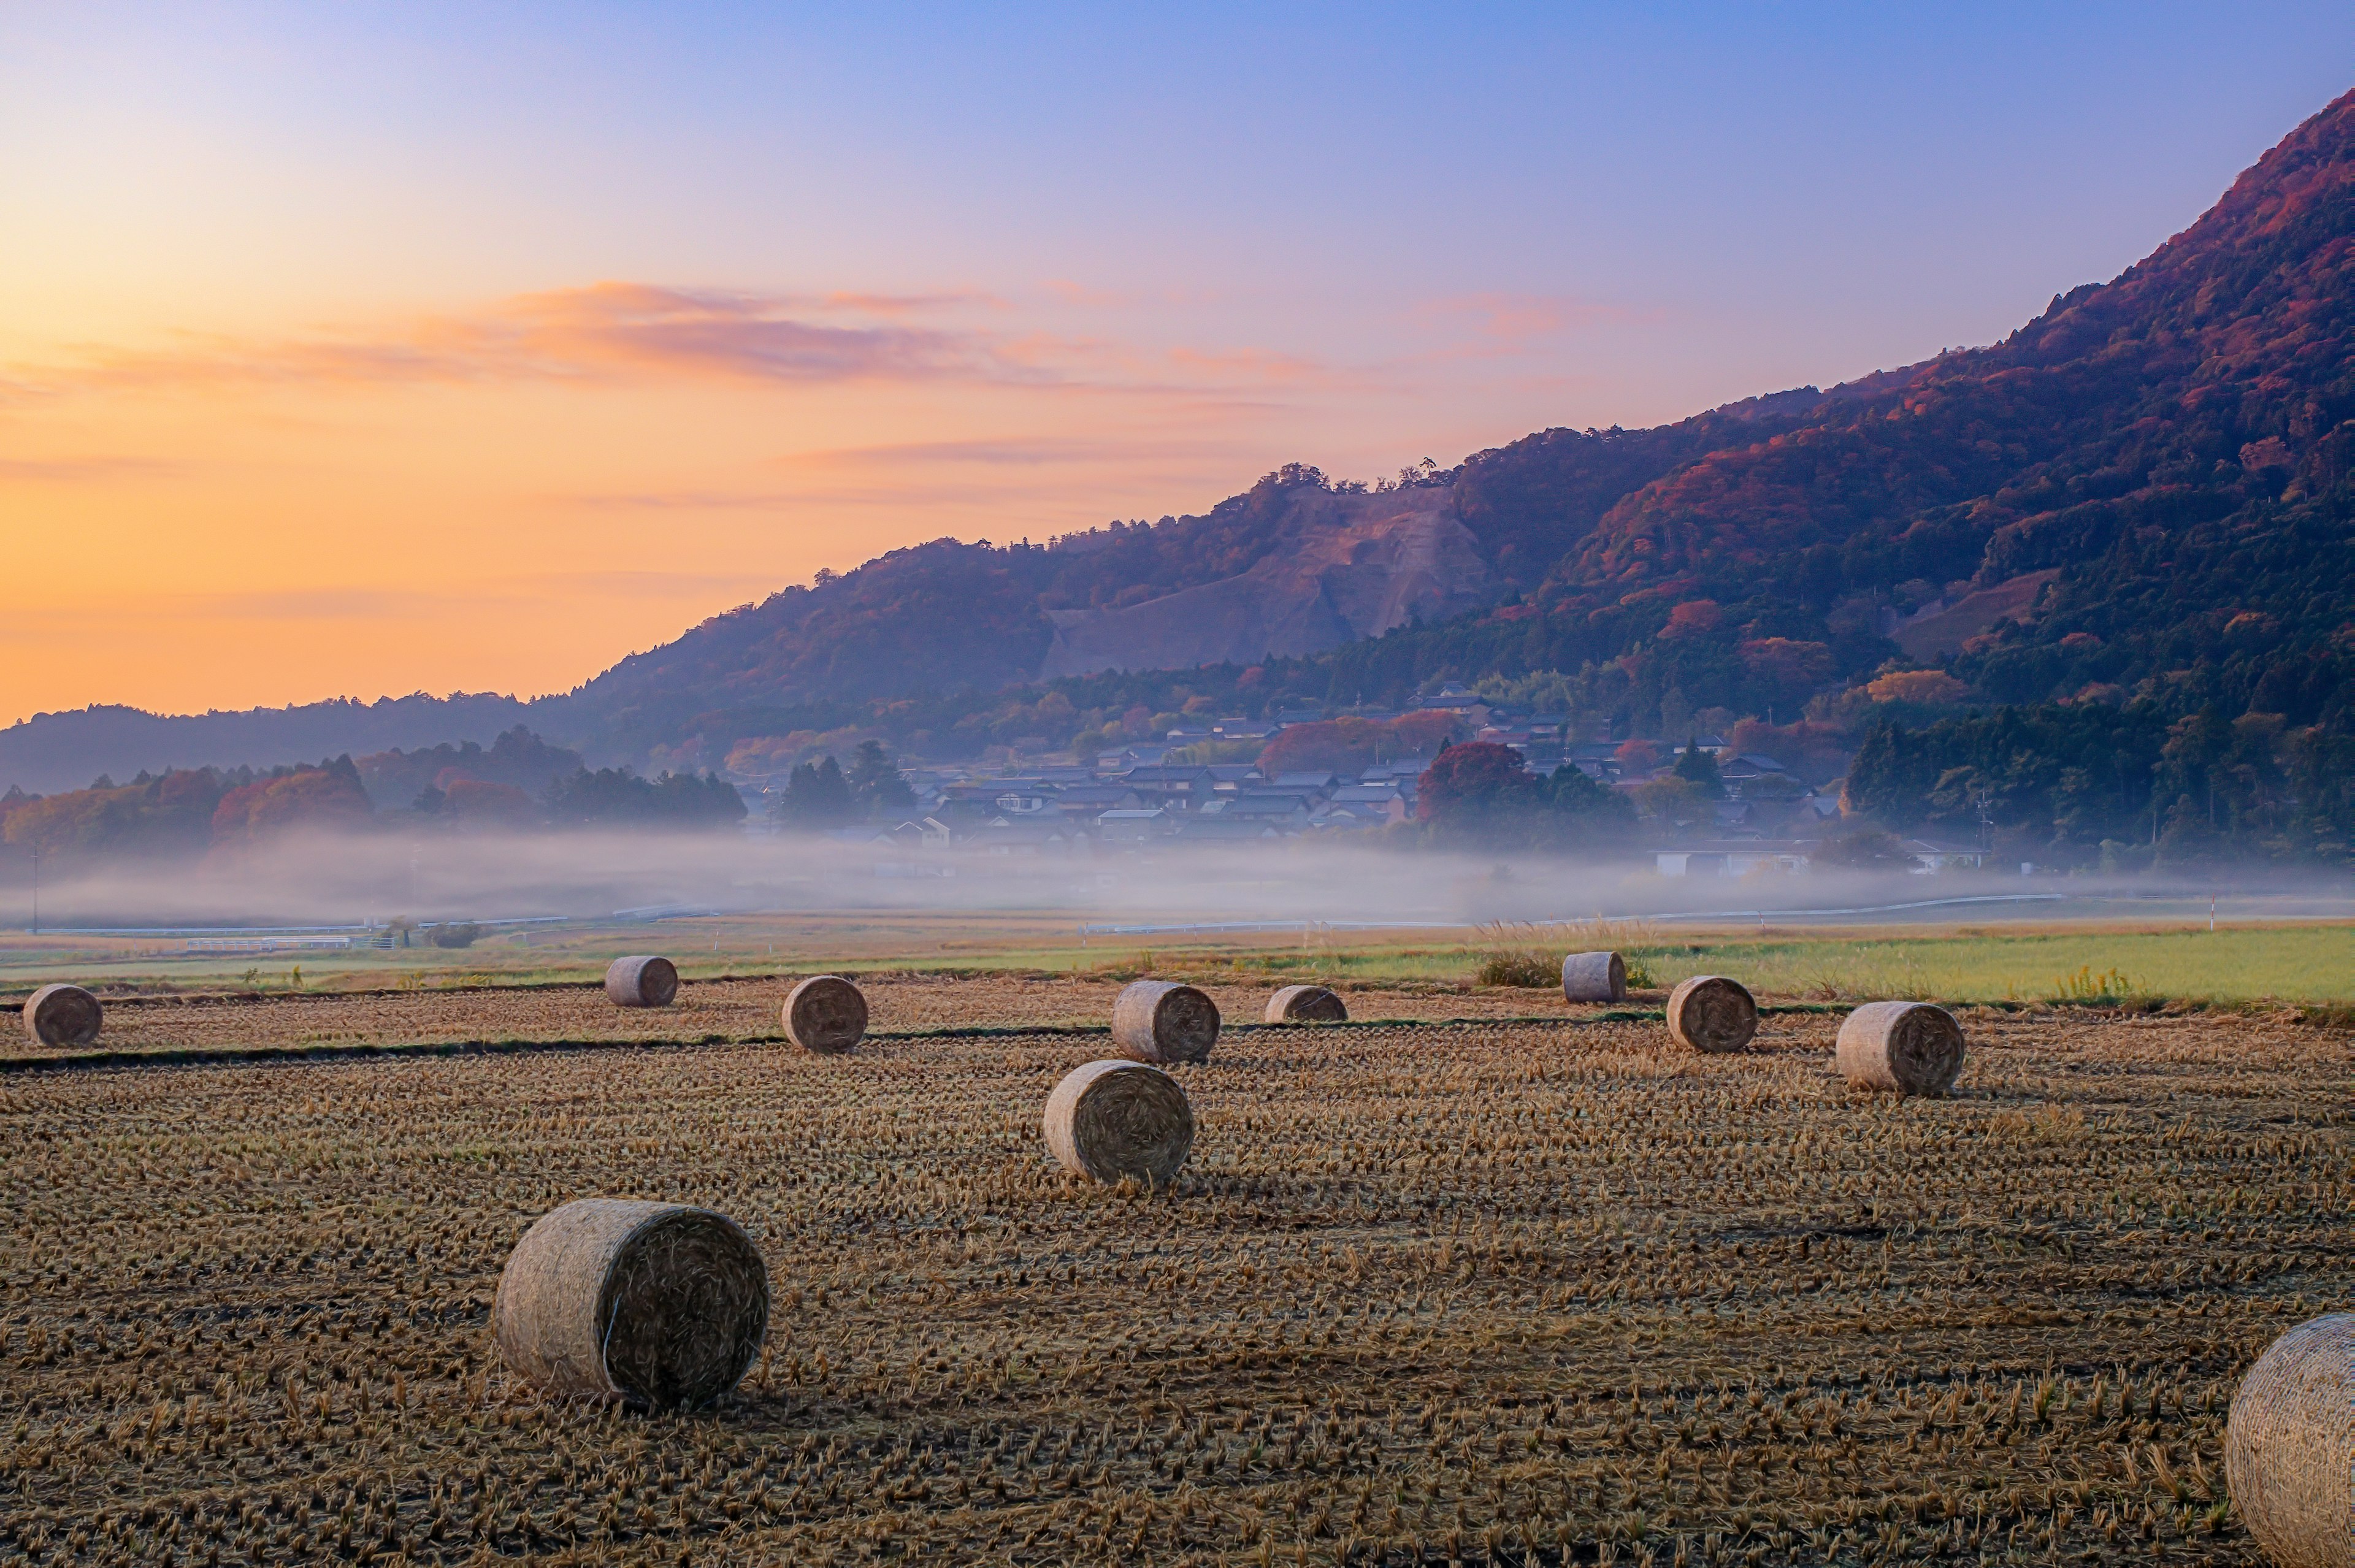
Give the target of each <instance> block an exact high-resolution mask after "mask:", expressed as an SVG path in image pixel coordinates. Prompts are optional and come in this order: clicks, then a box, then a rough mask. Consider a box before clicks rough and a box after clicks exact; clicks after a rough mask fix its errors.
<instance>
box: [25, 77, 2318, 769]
mask: <svg viewBox="0 0 2355 1568" xmlns="http://www.w3.org/2000/svg"><path fill="white" fill-rule="evenodd" d="M2350 267H2355V94H2350V95H2349V96H2348V97H2343V98H2341V99H2339V101H2336V102H2334V103H2332V104H2331V105H2329V107H2328V108H2327V109H2325V110H2324V111H2323V112H2321V113H2319V114H2318V115H2316V116H2315V117H2314V118H2313V119H2311V120H2309V121H2308V122H2307V123H2305V124H2304V125H2302V126H2300V127H2299V128H2298V129H2297V130H2296V132H2294V133H2292V134H2291V135H2289V136H2288V137H2287V138H2286V139H2285V140H2284V141H2283V142H2282V143H2281V144H2280V145H2278V146H2276V147H2275V148H2274V149H2273V150H2272V151H2271V152H2269V153H2267V154H2266V155H2264V158H2263V159H2261V160H2260V161H2259V162H2258V163H2257V165H2255V166H2254V167H2253V168H2251V169H2250V170H2249V171H2248V172H2247V173H2246V174H2244V175H2243V176H2241V178H2240V179H2239V180H2238V181H2236V182H2235V183H2234V185H2233V186H2232V189H2231V190H2230V191H2228V192H2227V193H2226V194H2225V195H2224V197H2222V200H2220V201H2219V202H2218V203H2217V204H2216V206H2215V207H2214V208H2212V209H2211V210H2210V211H2209V212H2208V213H2207V214H2206V215H2204V216H2203V217H2201V218H2200V219H2199V221H2198V222H2196V223H2194V224H2193V225H2192V226H2191V227H2190V228H2189V229H2186V230H2184V231H2183V232H2182V233H2181V234H2179V235H2178V236H2176V237H2175V238H2174V239H2172V240H2169V241H2168V242H2167V243H2166V244H2164V245H2162V246H2161V247H2159V248H2158V250H2157V251H2154V252H2153V253H2152V254H2151V256H2150V257H2149V258H2148V259H2147V260H2146V261H2142V262H2140V263H2138V264H2137V265H2136V266H2134V267H2132V268H2130V269H2128V270H2127V271H2126V272H2125V273H2123V274H2121V275H2120V276H2119V277H2118V278H2116V279H2115V280H2114V281H2112V282H2110V283H2103V284H2087V285H2084V286H2083V287H2079V288H2075V289H2072V290H2070V291H2069V292H2067V293H2063V294H2060V295H2057V296H2055V298H2054V299H2053V301H2052V304H2051V306H2050V307H2049V308H2048V309H2047V310H2046V311H2045V312H2044V313H2043V314H2042V315H2040V316H2038V317H2037V318H2036V319H2035V320H2034V321H2032V322H2030V323H2029V324H2028V325H2025V326H2023V327H2021V328H2020V329H2019V331H2017V332H2015V333H2013V334H2012V335H2011V336H2009V337H2007V338H2005V339H2004V340H2003V341H2002V342H2000V343H1998V344H1996V345H1994V346H1992V347H1986V348H1979V349H1970V350H1962V351H1956V352H1953V353H1949V354H1945V355H1943V356H1941V357H1938V358H1936V359H1934V360H1930V361H1927V362H1925V363H1923V364H1919V365H1914V366H1909V367H1904V368H1900V369H1896V370H1891V371H1884V372H1881V373H1878V374H1876V375H1874V376H1870V377H1867V378H1864V379H1859V380H1858V381H1855V382H1851V383H1849V384H1847V385H1844V386H1839V387H1835V388H1833V389H1830V390H1828V391H1819V390H1817V389H1815V388H1812V387H1810V388H1801V389H1796V390H1793V391H1787V392H1781V393H1775V394H1772V395H1769V396H1765V397H1761V398H1755V399H1752V400H1748V401H1746V402H1743V403H1737V404H1732V405H1730V406H1728V407H1725V408H1721V409H1718V410H1713V411H1710V412H1708V413H1705V414H1701V415H1699V416H1697V417H1695V418H1693V419H1689V420H1685V421H1680V422H1678V423H1676V424H1671V425H1665V426H1661V427H1659V428H1657V429H1653V430H1645V431H1623V430H1615V429H1614V430H1609V431H1592V430H1590V431H1585V432H1578V431H1570V430H1551V431H1546V432H1540V433H1538V434H1534V435H1531V436H1529V437H1527V438H1525V439H1523V440H1520V441H1517V442H1514V443H1511V444H1509V445H1506V446H1502V447H1498V448H1496V449H1494V450H1491V451H1487V452H1482V453H1476V454H1475V455H1473V456H1471V457H1469V458H1467V459H1465V461H1464V462H1463V463H1462V464H1460V465H1459V466H1457V467H1455V468H1453V469H1444V470H1433V471H1430V472H1427V473H1422V474H1414V475H1407V476H1404V478H1403V481H1402V482H1401V483H1400V484H1397V485H1389V484H1385V485H1379V486H1376V487H1374V488H1372V489H1368V488H1366V487H1364V486H1359V485H1346V484H1336V483H1334V482H1332V481H1329V480H1328V479H1327V477H1326V476H1325V475H1321V474H1319V473H1318V472H1317V471H1316V470H1315V469H1313V468H1307V467H1304V466H1298V465H1295V466H1290V467H1286V468H1284V469H1280V470H1278V471H1277V472H1276V473H1274V474H1271V475H1268V476H1267V477H1266V478H1264V479H1263V480H1261V481H1260V482H1259V483H1258V484H1257V485H1254V486H1252V488H1251V489H1250V490H1249V491H1247V492H1245V493H1244V494H1241V495H1239V496H1232V497H1230V498H1229V499H1227V500H1225V501H1222V502H1220V503H1219V504H1218V505H1217V506H1215V507H1211V508H1210V509H1209V511H1207V512H1205V513H1202V514H1200V515H1199V516H1189V517H1164V518H1162V519H1160V520H1159V521H1158V522H1156V523H1151V524H1146V523H1141V522H1140V523H1121V524H1114V525H1112V526H1111V527H1109V528H1099V529H1094V530H1092V531H1089V532H1086V533H1082V534H1078V535H1073V536H1069V537H1066V538H1063V539H1056V540H1053V541H1051V542H1049V543H1045V544H1036V545H1033V544H1017V545H991V544H988V543H986V542H985V543H976V544H964V543H959V542H957V541H954V540H948V539H942V540H936V541H934V542H932V543H930V544H925V545H920V546H916V547H913V548H911V549H902V550H895V551H892V552H890V554H888V555H885V556H882V557H880V558H879V559H877V560H872V561H869V562H868V563H867V564H866V565H864V566H862V567H860V568H858V570H856V571H850V572H847V573H843V574H841V575H839V576H837V575H834V574H831V573H821V574H820V575H819V579H818V581H816V582H815V583H814V584H813V585H811V586H809V587H806V588H801V587H796V588H788V589H786V590H784V591H783V592H779V593H776V594H774V595H773V596H771V597H770V598H768V599H766V600H764V601H762V603H758V604H752V605H747V606H745V607H743V608H741V609H739V610H735V611H731V612H730V613H727V614H723V615H719V616H717V617H714V618H713V619H712V620H710V621H708V622H706V623H704V624H702V625H699V626H697V627H695V628H693V629H691V630H689V631H687V633H685V634H684V635H681V636H680V637H678V638H677V639H676V640H674V641H673V642H671V643H669V644H666V645H664V646H661V647H658V648H655V649H654V650H653V651H651V652H649V653H645V654H642V655H639V656H634V657H632V658H629V659H625V660H623V662H622V663H620V664H618V665H616V666H615V667H613V668H612V669H610V670H608V671H606V672H605V673H603V674H602V675H600V676H598V677H596V678H594V679H593V680H591V681H589V682H588V683H587V684H586V685H584V686H582V687H581V688H578V689H577V690H575V691H574V692H572V693H570V695H568V696H566V697H563V698H559V699H548V700H545V701H542V702H539V703H535V704H532V705H529V708H528V712H527V713H526V709H525V705H521V704H515V703H512V702H507V701H506V699H462V700H463V701H464V702H466V703H475V704H482V705H484V706H483V707H482V709H481V711H480V712H479V713H477V712H476V711H475V710H474V709H465V710H464V712H461V711H460V709H457V708H455V707H446V708H445V707H442V706H438V705H432V704H431V703H430V699H406V700H407V701H408V702H409V703H410V704H421V703H422V704H424V706H415V707H410V708H407V709H404V708H402V707H401V705H400V704H394V705H392V707H393V709H394V712H392V713H390V714H388V715H386V716H385V718H384V720H383V724H384V725H385V728H384V729H383V730H381V731H378V730H375V729H371V730H369V731H368V733H367V734H366V735H365V736H364V737H361V738H357V739H346V738H345V736H346V734H347V733H349V732H351V731H354V730H356V729H357V728H358V727H360V726H361V725H362V724H363V723H365V724H366V725H369V726H374V725H377V724H378V718H377V715H378V710H379V709H385V708H386V707H387V705H386V704H382V703H379V704H375V705H371V706H369V707H368V708H360V707H359V706H358V705H356V704H355V705H345V706H336V705H329V706H328V707H326V708H321V709H297V710H293V711H291V712H290V713H288V714H286V715H278V714H269V713H258V714H250V715H246V714H240V715H208V716H205V717H203V718H198V719H189V720H155V719H153V718H150V717H147V716H142V715H132V714H129V713H127V712H125V711H124V710H112V709H110V710H97V711H96V712H94V713H92V714H89V715H58V716H47V717H45V718H43V719H41V720H35V721H34V722H33V723H32V724H30V725H23V726H18V727H16V729H13V730H10V731H5V732H0V784H4V783H5V782H7V781H8V780H9V779H10V778H12V777H15V778H16V779H18V780H19V781H20V782H24V783H26V784H27V787H37V784H36V781H37V779H59V780H67V781H70V782H74V783H81V782H86V781H87V778H88V776H89V775H90V773H93V772H95V771H97V770H99V769H100V768H108V769H112V770H115V771H117V772H120V771H122V770H123V769H124V768H126V767H132V766H146V767H150V768H153V767H156V766H159V765H161V764H162V763H165V762H174V763H183V764H186V763H197V762H205V761H229V760H236V761H261V760H269V759H273V758H279V757H312V756H319V755H325V754H329V753H330V752H339V751H342V750H352V751H354V752H358V751H360V750H364V749H365V750H378V749H382V748H383V747H385V746H389V745H393V744H404V745H415V744H420V743H424V742H427V741H454V740H462V739H467V738H474V739H480V740H485V741H487V740H488V739H489V738H490V737H491V735H493V734H494V733H496V732H497V731H501V730H504V729H506V728H507V727H508V726H510V725H511V724H513V723H515V722H517V719H518V717H526V718H527V721H528V722H529V723H530V724H531V725H532V727H533V729H534V730H535V731H538V732H540V733H542V734H544V735H546V736H548V737H549V739H550V740H552V741H560V742H562V743H564V744H567V745H571V746H575V747H578V748H580V749H581V750H582V751H583V752H586V753H588V754H589V755H590V756H591V759H592V760H623V759H627V760H634V761H639V762H641V763H646V762H654V763H674V762H675V763H681V764H686V763H694V762H696V761H698V760H699V761H700V762H701V763H704V764H707V765H708V764H710V763H717V762H718V761H719V759H720V758H722V757H724V756H726V755H728V754H729V753H730V748H731V747H734V746H736V745H737V744H738V743H739V742H741V741H745V740H747V739H749V738H755V737H760V738H765V739H767V740H770V741H777V742H778V743H779V744H777V745H773V746H771V747H769V748H768V753H767V754H782V752H786V751H791V750H792V749H793V747H794V745H797V744H800V743H801V742H800V741H794V737H816V738H818V739H820V740H821V741H822V740H823V739H824V738H825V737H827V736H831V735H836V734H846V735H847V734H849V733H851V732H853V731H865V732H875V733H881V734H885V735H889V736H891V737H893V738H895V739H897V740H899V741H901V742H902V743H906V744H910V745H912V746H914V747H916V748H917V749H920V750H926V751H928V752H931V753H932V754H939V755H957V754H970V753H971V752H975V751H977V750H978V749H980V748H981V747H982V746H984V745H986V744H990V743H1004V744H1017V745H1018V746H1020V747H1021V748H1023V749H1026V750H1028V749H1035V748H1037V747H1039V746H1040V745H1060V744H1064V743H1068V742H1070V741H1071V740H1072V739H1073V738H1074V737H1075V736H1077V737H1079V738H1080V740H1081V741H1082V742H1083V743H1092V742H1093V741H1096V740H1101V739H1104V738H1107V737H1108V736H1110V735H1111V734H1112V733H1114V731H1116V730H1124V731H1125V732H1135V727H1136V726H1137V725H1138V724H1139V723H1140V722H1146V721H1149V720H1154V719H1157V718H1158V717H1160V714H1161V709H1164V708H1167V709H1169V710H1171V711H1175V710H1176V709H1178V708H1179V707H1181V706H1187V705H1191V706H1192V707H1193V708H1195V709H1200V708H1202V707H1204V706H1205V705H1215V706H1216V707H1217V708H1218V709H1220V710H1224V711H1236V710H1247V711H1250V712H1261V711H1267V710H1272V709H1274V708H1276V707H1278V706H1281V705H1283V704H1284V703H1287V702H1291V703H1296V702H1299V701H1302V700H1305V699H1322V700H1325V701H1327V702H1353V701H1357V700H1359V699H1363V700H1365V701H1367V702H1397V701H1399V700H1401V699H1404V698H1405V697H1406V696H1407V695H1408V694H1409V693H1410V692H1411V691H1412V689H1413V688H1415V687H1416V686H1417V685H1418V684H1420V683H1423V682H1426V681H1429V680H1431V679H1433V678H1434V677H1442V676H1444V677H1455V678H1460V679H1465V680H1475V679H1479V678H1482V677H1491V678H1496V679H1504V680H1514V679H1521V678H1524V677H1533V676H1534V675H1537V674H1546V675H1549V676H1550V677H1558V679H1556V680H1555V684H1554V685H1553V686H1551V687H1549V688H1547V690H1548V692H1549V696H1548V698H1547V700H1548V701H1550V702H1551V703H1554V704H1555V705H1558V706H1564V707H1569V708H1572V709H1575V710H1576V711H1577V712H1578V713H1579V714H1581V715H1582V716H1585V717H1587V718H1588V719H1589V720H1590V721H1593V722H1607V723H1608V724H1609V725H1610V726H1611V727H1612V728H1613V730H1614V731H1615V732H1617V733H1623V734H1624V733H1630V732H1634V733H1657V732H1660V731H1672V730H1676V729H1678V727H1679V726H1682V725H1685V724H1687V723H1689V722H1690V721H1691V720H1692V719H1693V718H1694V717H1695V716H1697V715H1699V714H1701V713H1709V714H1711V715H1713V716H1715V717H1717V718H1719V719H1723V718H1725V717H1728V716H1732V717H1742V716H1756V717H1759V718H1761V719H1764V718H1767V717H1770V716H1771V717H1772V718H1774V720H1777V721H1778V722H1781V723H1784V724H1786V725H1787V724H1788V723H1789V722H1790V720H1793V719H1795V718H1796V717H1797V715H1798V714H1799V712H1800V711H1801V710H1802V709H1805V710H1806V712H1807V713H1808V714H1809V715H1810V716H1811V718H1810V722H1815V723H1819V724H1836V725H1854V724H1855V723H1857V722H1859V721H1860V720H1859V715H1860V714H1861V713H1863V712H1864V711H1865V706H1866V705H1868V699H1869V698H1870V695H1871V694H1870V693H1868V692H1867V691H1866V687H1867V684H1868V683H1869V682H1871V681H1873V680H1874V679H1875V677H1877V676H1881V675H1883V674H1886V673H1889V672H1891V671H1901V670H1903V669H1906V668H1908V667H1937V668H1940V669H1942V670H1944V671H1945V673H1947V674H1949V675H1951V676H1952V677H1954V678H1955V681H1957V682H1959V683H1961V685H1960V687H1959V688H1957V689H1962V690H1966V691H1967V692H1968V693H1969V694H1970V695H1971V696H1972V698H1974V699H1985V700H1992V701H1999V702H2009V703H2026V704H2036V703H2054V702H2063V701H2070V702H2093V703H2108V704H2113V705H2117V704H2132V703H2136V702H2142V703H2147V704H2150V705H2153V706H2152V711H2153V712H2154V713H2156V714H2158V715H2160V716H2161V718H2162V719H2167V718H2168V717H2169V716H2180V715H2183V714H2188V713H2191V712H2195V711H2200V712H2206V711H2210V710H2213V711H2214V712H2216V713H2219V714H2222V716H2223V720H2231V719H2232V718H2233V717H2234V716H2238V715H2243V714H2249V713H2256V714H2264V715H2270V716H2272V717H2273V719H2275V720H2278V721H2279V722H2280V723H2281V724H2285V725H2288V726H2291V727H2293V728H2295V727H2298V726H2317V725H2319V726H2323V727H2325V728H2326V729H2328V730H2330V731H2332V732H2333V733H2336V732H2339V731H2347V730H2350V729H2355V707H2350V703H2355V485H2350V473H2355V363H2351V362H2350V347H2355V343H2350V325H2355V292H2351V291H2350V286H2349V285H2350ZM1123 671H1125V672H1128V673H1127V674H1125V675H1123V674H1120V673H1119V672H1123ZM1151 671H1160V672H1166V673H1164V674H1162V675H1160V676H1157V677H1150V678H1148V677H1146V676H1143V675H1140V674H1139V672H1151ZM1885 685H1886V683H1884V686H1885ZM1892 689H1893V688H1892ZM1906 689H1913V688H1906ZM502 704H504V706H501V705H502ZM411 720H415V724H414V726H411V724H410V721H411ZM2223 720H2219V721H2220V722H2222V721H2223ZM2154 721H2158V720H2154ZM167 741H168V744H167ZM787 742H792V743H791V744H787ZM827 743H831V742H827ZM166 753H168V754H166ZM36 769H37V770H38V771H37V772H36V771H35V770H36ZM2118 788H2119V791H2120V792H2121V796H2120V797H2121V799H2122V800H2123V799H2124V798H2125V797H2126V795H2130V794H2131V793H2132V792H2131V790H2129V789H2128V788H2127V786H2126V785H2125V784H2120V785H2119V786H2118ZM2120 809H2124V807H2121V808H2120Z"/></svg>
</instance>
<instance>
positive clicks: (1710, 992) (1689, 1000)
mask: <svg viewBox="0 0 2355 1568" xmlns="http://www.w3.org/2000/svg"><path fill="white" fill-rule="evenodd" d="M1668 1032H1669V1033H1670V1034H1672V1035H1674V1036H1675V1037H1676V1039H1677V1042H1678V1044H1680V1045H1688V1046H1690V1047H1691V1048H1692V1049H1693V1050H1695V1051H1708V1052H1710V1054H1712V1055H1715V1054H1718V1053H1720V1052H1722V1051H1740V1050H1741V1049H1742V1047H1743V1046H1746V1045H1748V1044H1749V1043H1750V1037H1751V1036H1753V1035H1754V1034H1756V1033H1757V1032H1758V1004H1757V1002H1756V1001H1755V1000H1753V998H1752V997H1751V995H1750V993H1749V991H1748V990H1747V989H1745V988H1744V987H1742V983H1741V982H1740V981H1738V980H1729V979H1727V978H1726V977H1725V976H1722V975H1695V976H1693V977H1692V978H1691V979H1689V980H1687V981H1685V982H1683V983H1682V984H1681V985H1679V986H1678V987H1677V988H1676V989H1675V990H1673V991H1670V992H1669V993H1668Z"/></svg>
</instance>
